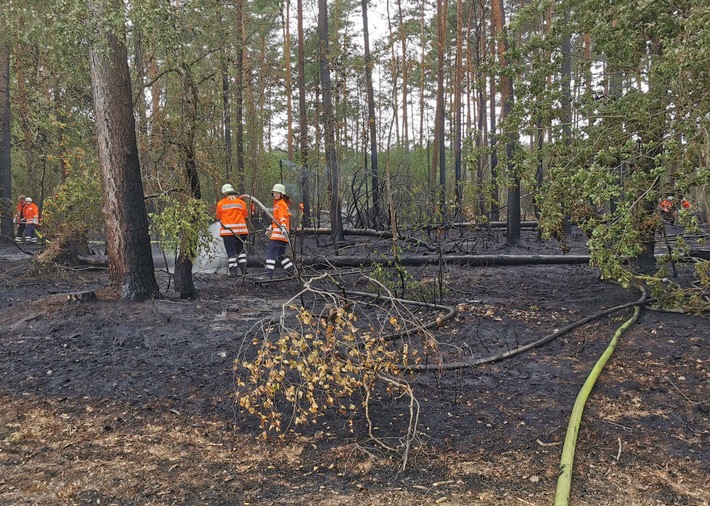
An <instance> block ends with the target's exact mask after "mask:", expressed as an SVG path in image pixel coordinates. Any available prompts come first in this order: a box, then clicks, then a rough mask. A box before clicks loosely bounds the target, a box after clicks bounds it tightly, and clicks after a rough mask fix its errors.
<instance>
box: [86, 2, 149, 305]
mask: <svg viewBox="0 0 710 506" xmlns="http://www.w3.org/2000/svg"><path fill="white" fill-rule="evenodd" d="M87 6H88V9H89V13H90V17H91V19H92V21H93V22H94V23H96V25H97V27H99V29H98V33H100V35H101V36H100V37H99V38H98V39H97V41H96V42H94V43H93V44H92V46H91V48H90V50H89V55H90V64H91V86H92V91H93V98H94V110H95V114H96V130H97V134H98V154H99V163H100V165H101V175H102V182H103V192H104V205H103V209H102V212H103V215H104V219H105V221H106V253H107V255H108V257H109V276H110V279H111V283H112V285H113V286H114V287H115V288H116V289H117V290H118V291H119V292H120V295H121V297H123V298H125V299H130V300H135V301H142V300H145V299H147V298H151V297H155V296H157V295H159V290H158V284H157V282H156V280H155V272H154V268H153V256H152V253H151V247H150V236H149V235H148V216H147V213H146V208H145V202H144V200H143V182H142V181H141V172H140V164H139V161H138V148H137V143H136V130H135V120H134V117H133V101H132V95H131V81H130V76H129V72H128V58H127V53H126V44H125V33H123V32H121V33H114V32H113V31H112V30H110V29H107V28H106V27H102V26H101V24H102V21H103V20H105V19H113V16H110V15H109V13H108V12H106V11H107V10H112V11H114V13H120V19H123V13H122V9H123V2H121V1H120V0H87Z"/></svg>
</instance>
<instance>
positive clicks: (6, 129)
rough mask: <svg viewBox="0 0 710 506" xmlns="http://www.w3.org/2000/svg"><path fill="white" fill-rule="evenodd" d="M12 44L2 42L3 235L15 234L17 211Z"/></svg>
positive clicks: (0, 226)
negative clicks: (12, 152) (12, 131)
mask: <svg viewBox="0 0 710 506" xmlns="http://www.w3.org/2000/svg"><path fill="white" fill-rule="evenodd" d="M10 117H11V116H10V46H9V44H3V43H2V42H0V191H1V192H2V193H0V205H1V206H2V208H3V209H5V208H6V209H9V210H10V212H3V213H1V214H2V223H0V231H1V232H2V235H3V236H6V237H12V236H14V235H15V232H14V230H13V225H12V217H13V214H14V212H15V209H14V204H15V202H14V201H13V198H12V170H11V168H12V167H11V165H10V148H11V142H10Z"/></svg>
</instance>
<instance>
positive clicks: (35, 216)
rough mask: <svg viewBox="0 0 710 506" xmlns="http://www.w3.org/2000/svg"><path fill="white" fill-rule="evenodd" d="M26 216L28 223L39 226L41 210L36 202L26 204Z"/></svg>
mask: <svg viewBox="0 0 710 506" xmlns="http://www.w3.org/2000/svg"><path fill="white" fill-rule="evenodd" d="M23 213H24V215H25V221H26V222H27V223H34V224H35V225H39V208H38V207H37V204H35V203H34V202H28V203H26V204H25V209H24V211H23Z"/></svg>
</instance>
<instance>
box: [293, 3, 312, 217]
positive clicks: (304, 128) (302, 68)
mask: <svg viewBox="0 0 710 506" xmlns="http://www.w3.org/2000/svg"><path fill="white" fill-rule="evenodd" d="M296 6H297V14H296V16H297V17H298V117H299V127H300V130H301V131H300V136H301V142H300V144H301V198H302V200H303V226H304V227H309V226H311V199H310V183H309V177H308V116H307V113H306V76H305V73H306V59H305V55H304V49H303V46H304V39H303V0H298V1H297V3H296Z"/></svg>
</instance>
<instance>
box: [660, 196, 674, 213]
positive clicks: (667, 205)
mask: <svg viewBox="0 0 710 506" xmlns="http://www.w3.org/2000/svg"><path fill="white" fill-rule="evenodd" d="M658 207H660V208H661V211H663V212H664V213H667V212H670V211H671V210H672V209H673V202H671V201H670V200H668V199H663V200H661V202H660V204H658Z"/></svg>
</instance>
